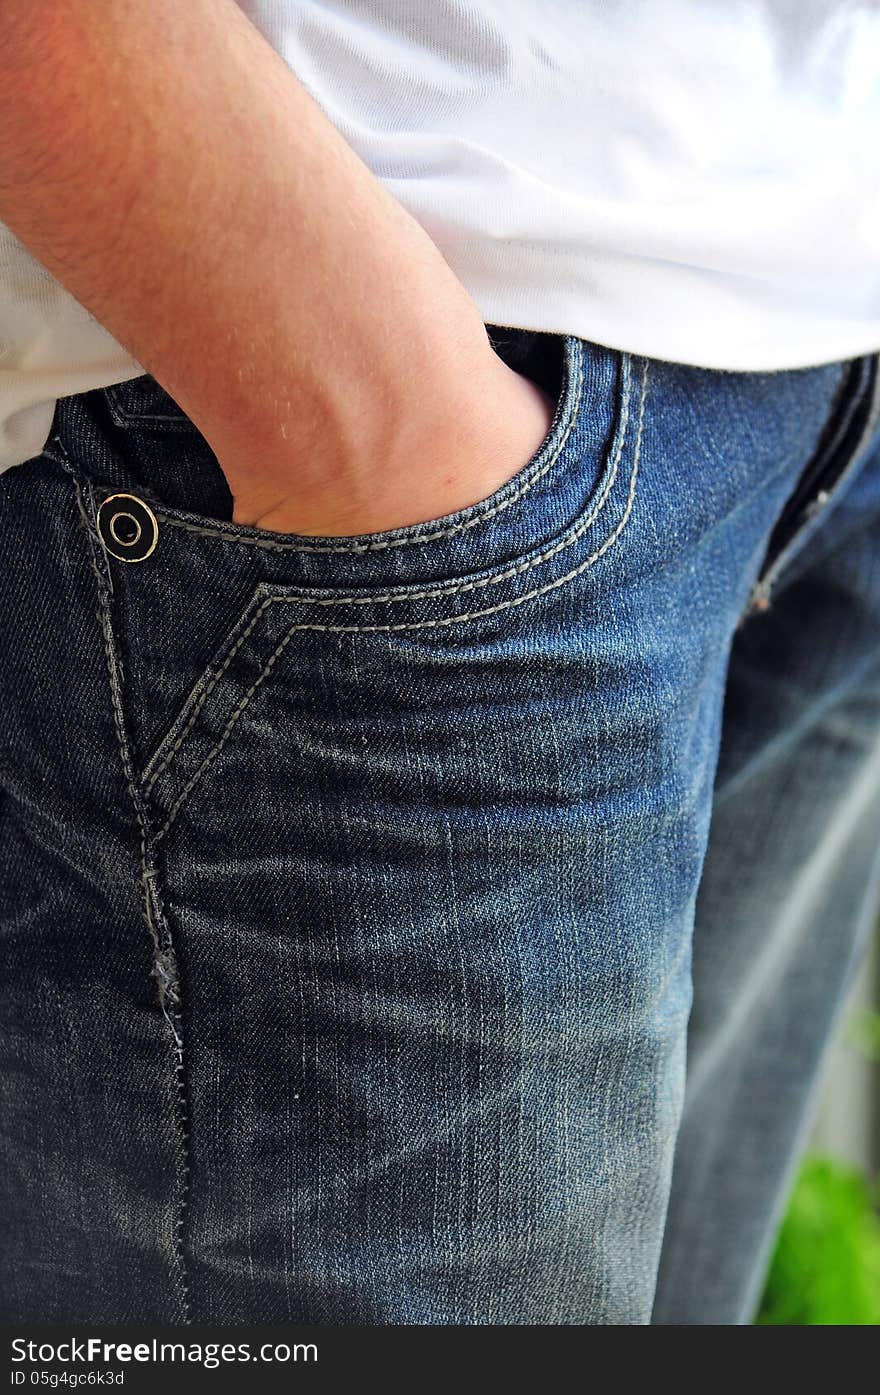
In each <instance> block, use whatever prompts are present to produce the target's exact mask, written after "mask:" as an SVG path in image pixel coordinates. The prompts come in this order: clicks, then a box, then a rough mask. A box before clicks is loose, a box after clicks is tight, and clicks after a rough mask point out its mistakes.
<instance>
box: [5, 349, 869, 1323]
mask: <svg viewBox="0 0 880 1395" xmlns="http://www.w3.org/2000/svg"><path fill="white" fill-rule="evenodd" d="M490 328H491V330H492V334H493V342H494V343H495V345H496V349H497V351H498V352H499V353H500V354H501V355H502V356H503V357H505V358H506V360H507V361H508V362H509V363H511V365H512V366H515V367H517V368H518V370H519V371H522V372H524V373H527V374H528V375H530V376H532V377H533V378H535V380H536V381H540V382H541V383H542V384H543V385H544V386H546V387H547V389H548V391H551V392H552V394H553V396H554V400H555V401H556V404H557V405H556V414H555V417H554V420H553V423H552V426H551V428H550V431H549V433H548V436H547V438H546V440H545V441H544V443H543V444H542V446H541V448H540V449H539V450H538V451H537V452H536V454H535V455H534V457H533V458H532V460H531V461H530V462H529V463H528V465H526V467H525V468H524V469H522V470H520V471H519V472H518V473H517V474H516V475H515V476H514V477H513V478H512V479H511V480H510V482H509V483H508V484H506V485H505V486H504V487H503V488H501V489H500V490H499V491H498V492H497V493H496V494H494V495H493V496H492V497H491V498H490V499H488V500H486V501H484V502H482V503H480V504H477V505H475V506H474V507H472V508H469V509H466V510H464V511H463V512H461V513H458V514H455V515H453V516H450V517H447V518H444V519H441V520H437V521H436V522H432V523H425V524H420V525H418V526H415V527H411V528H403V529H398V530H396V531H394V532H391V533H383V534H374V535H371V536H367V537H362V538H357V539H339V538H336V539H333V538H330V539H315V538H298V537H292V536H286V535H285V536H280V535H276V534H269V533H265V532H262V531H260V530H258V529H254V528H249V527H241V526H237V525H234V524H232V523H231V522H230V521H229V520H230V517H231V500H230V498H229V493H228V490H227V489H226V486H225V483H224V481H223V478H222V475H221V474H220V471H219V467H218V465H217V461H216V459H215V457H214V455H213V453H212V452H211V450H210V448H209V447H208V445H207V443H206V441H205V440H204V438H203V437H202V436H201V435H200V433H199V432H198V431H197V429H196V428H195V426H194V425H193V424H192V423H191V422H190V421H189V420H188V419H187V418H186V417H185V415H184V414H183V413H182V411H181V410H180V408H179V407H178V406H177V404H176V403H174V402H173V401H172V399H171V398H170V397H169V396H168V395H167V393H165V392H164V391H163V390H162V389H161V387H159V385H158V384H157V383H156V382H155V381H154V380H153V379H152V378H149V377H141V378H138V379H133V380H131V381H130V382H128V383H122V384H118V385H116V386H114V387H111V388H107V389H104V390H96V391H94V392H90V393H85V394H81V395H79V396H76V397H69V398H65V399H62V400H61V401H60V402H59V404H58V409H57V412H56V418H55V422H54V426H53V433H52V436H51V438H50V440H49V442H48V444H47V447H46V449H45V451H44V452H43V453H42V454H41V455H40V456H39V457H37V458H35V459H34V460H32V461H29V462H27V463H26V464H25V465H22V466H20V467H17V468H16V469H14V470H11V471H9V472H8V473H7V474H5V475H4V476H3V477H2V479H0V509H2V522H0V546H2V563H3V578H4V579H3V588H4V604H3V608H2V620H0V624H2V650H0V652H2V656H3V657H2V669H0V684H2V721H0V737H2V766H0V770H2V803H0V898H2V900H0V944H2V958H3V964H2V989H0V994H2V999H0V1001H2V1009H0V1081H2V1085H0V1089H2V1115H0V1196H2V1202H0V1205H2V1226H3V1231H4V1234H3V1254H4V1264H3V1266H2V1271H0V1311H2V1315H3V1316H4V1317H5V1318H6V1319H7V1320H13V1319H14V1320H27V1319H31V1320H35V1319H42V1320H68V1321H86V1320H89V1321H105V1322H112V1321H123V1320H156V1321H166V1322H183V1321H189V1320H192V1321H209V1322H236V1321H262V1322H283V1321H287V1320H292V1321H305V1322H317V1323H345V1322H350V1323H358V1324H392V1323H407V1324H416V1323H428V1324H461V1325H464V1324H515V1323H524V1324H548V1325H549V1324H591V1325H603V1324H606V1325H617V1324H621V1325H622V1324H642V1323H647V1322H649V1321H650V1320H651V1319H652V1309H653V1320H654V1321H655V1322H658V1323H677V1322H684V1323H709V1322H711V1323H730V1324H733V1323H739V1322H747V1321H749V1320H750V1318H751V1315H752V1310H753V1306H754V1303H755V1301H756V1295H757V1293H758V1291H759V1287H760V1281H761V1273H762V1267H763V1265H764V1263H765V1261H766V1255H767V1247H768V1244H769V1243H770V1240H771V1238H772V1232H773V1226H774V1224H775V1220H776V1217H777V1215H778V1212H779V1207H780V1204H781V1199H782V1197H783V1195H784V1189H785V1186H786V1182H787V1179H788V1177H789V1174H790V1170H791V1166H792V1163H793V1160H794V1158H795V1157H796V1155H797V1150H798V1147H799V1145H800V1141H801V1139H802V1137H803V1131H804V1127H805V1123H806V1120H807V1119H808V1117H809V1107H810V1103H811V1100H812V1097H813V1094H814V1091H815V1083H816V1080H817V1074H818V1070H819V1066H820V1062H821V1058H822V1052H823V1047H824V1045H825V1043H826V1041H827V1038H828V1035H829V1032H830V1030H831V1028H832V1026H833V1024H834V1021H835V1017H836V1014H837V1013H838V1010H839V1005H840V1002H841V998H842V995H843V993H844V991H845V988H846V985H847V982H848V980H849V977H850V975H851V973H852V968H853V965H854V963H855V961H856V959H857V957H858V954H859V952H860V947H861V946H862V945H863V942H864V939H865V936H866V932H867V927H868V924H869V922H870V918H871V913H872V910H873V909H874V908H875V907H876V902H877V896H878V857H877V847H878V829H880V560H878V559H880V547H878V543H880V440H878V434H877V431H876V403H877V389H876V379H877V374H876V360H875V359H874V358H866V359H860V360H855V361H852V362H847V363H836V364H829V365H825V366H822V367H817V368H811V369H802V370H797V371H792V372H782V373H766V374H761V373H757V374H744V373H725V372H718V371H710V370H701V369H696V368H691V367H683V366H680V365H676V364H671V363H662V362H653V361H647V360H645V359H641V358H635V357H631V356H629V355H627V354H623V353H618V352H616V351H612V350H609V349H606V348H602V347H600V346H598V345H595V344H591V343H589V342H587V341H584V340H581V339H578V338H575V337H571V336H557V335H548V334H531V333H526V332H523V331H502V330H501V329H498V328H496V327H490ZM418 468H419V462H418V460H414V461H413V469H414V470H417V469H418ZM114 493H131V494H133V495H135V496H137V499H138V501H140V502H139V503H138V504H136V505H134V506H132V507H133V508H134V509H135V511H137V510H138V509H140V510H141V511H142V513H141V517H142V518H143V519H145V520H147V524H146V526H147V527H149V519H150V510H152V514H153V516H154V517H155V519H156V521H157V525H158V526H157V535H156V545H155V548H154V549H153V550H151V551H149V553H148V555H146V556H145V557H144V560H142V561H139V562H135V561H124V560H121V557H120V554H121V556H125V547H126V546H127V545H128V542H129V541H130V539H129V538H127V537H126V534H125V528H126V527H128V528H132V527H134V525H133V524H131V522H130V521H129V522H128V523H126V522H125V521H124V520H123V524H122V532H121V533H119V534H118V537H121V539H122V546H121V547H119V546H116V544H115V543H114V539H113V535H112V532H111V531H110V529H109V524H108V517H109V515H108V510H109V513H110V514H112V511H113V509H114V508H115V507H116V505H114V504H111V505H107V506H105V508H104V510H102V512H101V515H100V516H99V510H100V509H101V505H102V504H104V501H105V500H107V498H108V496H111V495H113V494H114ZM144 505H146V509H144ZM117 540H118V539H117ZM692 996H693V1012H692V1014H691V1004H692ZM689 1016H690V1039H689V1042H688V1021H689ZM667 1212H668V1216H667ZM658 1270H659V1283H658ZM655 1297H656V1304H655Z"/></svg>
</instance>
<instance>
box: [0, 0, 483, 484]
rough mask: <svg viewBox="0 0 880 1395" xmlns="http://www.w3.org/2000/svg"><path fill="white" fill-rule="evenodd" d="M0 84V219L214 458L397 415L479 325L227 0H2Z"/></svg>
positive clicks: (302, 450) (443, 270)
mask: <svg viewBox="0 0 880 1395" xmlns="http://www.w3.org/2000/svg"><path fill="white" fill-rule="evenodd" d="M0 92H2V98H0V101H2V109H0V219H2V220H3V221H5V222H6V223H7V224H8V225H9V226H10V227H11V228H12V230H13V231H14V232H15V233H16V234H17V235H18V236H19V237H20V239H21V241H22V242H23V243H24V244H25V245H26V246H27V247H28V248H29V249H30V250H31V251H32V252H33V253H34V255H35V256H37V257H38V258H39V260H40V261H41V262H43V264H44V265H45V266H46V267H47V268H48V269H49V270H50V271H51V272H52V273H53V274H54V275H55V276H56V277H57V278H58V279H59V280H60V281H61V282H62V283H63V284H64V285H65V286H66V287H67V288H68V289H69V290H70V291H71V292H72V293H73V294H74V295H75V296H76V297H77V299H78V300H80V301H81V302H82V303H83V304H84V305H85V306H86V307H87V308H88V309H89V310H90V311H91V312H92V313H93V314H94V315H95V316H96V317H97V318H98V319H99V320H100V321H101V322H102V323H103V324H104V325H106V326H107V328H108V329H109V330H110V331H111V332H112V333H113V334H114V335H115V336H116V338H118V339H119V341H120V342H121V343H122V344H123V345H125V346H126V348H128V349H129V351H130V352H131V353H132V354H133V356H134V357H135V358H136V359H137V360H138V361H139V362H140V363H141V364H142V365H143V366H144V368H146V369H147V370H148V371H149V372H151V373H153V374H154V375H155V377H156V378H157V379H158V380H159V381H160V382H161V383H162V384H163V385H164V386H165V387H166V388H167V389H168V391H169V392H171V393H172V395H173V396H174V397H175V398H176V399H177V400H178V401H179V402H180V404H181V406H182V407H183V408H184V410H186V411H187V412H188V414H189V415H190V416H191V417H192V419H193V420H194V421H195V422H196V424H197V425H198V426H199V427H200V429H201V430H202V431H203V432H204V434H205V436H206V437H207V439H208V440H209V441H210V442H211V444H212V445H213V446H214V448H215V450H217V451H218V454H221V453H222V455H223V457H224V459H225V460H226V461H227V462H228V461H229V460H230V459H233V460H234V459H238V458H240V459H241V460H242V461H245V460H246V459H247V458H248V457H249V456H250V455H251V454H252V453H254V452H258V451H260V450H262V451H263V453H265V452H267V451H269V452H271V450H272V449H274V448H275V446H277V447H279V448H284V443H288V445H287V448H288V449H290V450H293V448H294V443H295V446H296V455H297V457H298V459H299V460H300V461H302V462H303V468H307V467H306V465H305V462H307V461H308V460H309V458H310V447H311V446H312V445H313V444H315V443H317V441H318V440H319V438H320V437H321V436H322V434H323V433H325V432H327V430H328V427H329V429H330V431H331V434H333V433H335V434H336V435H338V437H339V440H340V441H341V442H342V443H343V444H344V442H345V440H346V436H347V435H349V434H350V433H351V431H352V430H353V425H352V424H353V423H355V422H357V423H359V429H360V430H361V431H364V432H366V433H369V432H371V431H373V432H376V433H381V432H383V431H390V430H392V429H394V428H393V426H392V425H391V424H392V423H393V422H395V421H399V418H400V413H399V411H398V409H399V408H400V407H401V404H402V403H404V402H405V401H407V400H409V401H419V402H420V403H423V397H422V393H421V392H420V390H419V381H420V379H421V378H422V376H423V375H424V374H425V372H426V368H427V365H428V363H429V361H430V367H431V372H432V374H434V373H436V372H437V370H438V362H437V356H438V354H440V355H442V354H444V353H446V354H448V358H449V366H450V371H452V368H453V361H454V358H455V354H456V348H457V340H458V339H460V338H461V337H462V336H465V337H466V336H469V335H471V334H472V333H473V332H474V325H475V323H476V321H477V319H478V317H477V315H476V310H475V307H474V306H473V304H472V302H471V301H470V299H469V298H468V297H467V296H466V295H465V293H464V291H463V289H462V287H461V286H460V284H459V283H458V281H457V279H456V278H455V277H454V276H453V275H452V273H451V271H450V270H449V268H448V267H447V265H446V263H445V262H444V260H443V258H442V257H441V256H440V254H439V252H438V251H437V249H436V248H435V247H434V245H433V244H432V243H431V241H430V239H429V238H428V237H427V235H426V234H425V233H424V231H423V230H422V229H421V228H420V227H419V225H418V224H417V223H416V222H415V221H414V220H413V219H412V218H410V217H409V215H408V214H406V213H405V212H404V210H403V209H402V208H401V207H400V206H399V204H397V202H396V201H395V200H394V199H393V198H392V197H391V196H390V195H389V194H388V192H387V191H386V190H385V189H384V188H383V187H382V185H381V184H380V182H379V181H378V180H377V179H376V178H375V177H374V176H373V175H372V173H371V172H370V171H369V170H368V169H367V167H366V166H365V165H364V164H363V163H362V162H361V161H360V160H359V158H358V157H357V156H356V155H355V154H354V152H353V151H352V150H351V149H350V148H349V146H348V145H347V143H346V142H345V141H344V140H343V138H342V137H341V136H340V134H339V133H338V132H337V131H336V129H335V128H334V127H333V125H332V124H331V123H330V122H329V121H328V120H327V119H326V118H325V117H324V115H323V113H322V112H321V110H320V109H319V107H318V106H317V105H316V104H315V103H314V102H313V101H312V99H311V98H310V97H309V95H308V94H307V93H306V92H305V90H304V89H303V87H302V86H301V84H300V83H299V82H298V81H297V80H296V78H295V76H294V75H293V73H292V72H291V71H290V69H289V68H288V67H287V65H286V64H285V63H284V62H283V60H282V59H281V58H280V56H279V55H278V54H277V53H275V51H274V50H273V49H272V48H271V46H270V45H269V44H268V43H266V41H265V40H264V39H263V37H262V35H261V34H260V33H259V32H258V31H257V30H256V29H255V28H254V26H253V25H252V24H251V23H250V22H249V21H248V20H247V19H246V17H245V16H244V15H243V14H242V13H241V11H240V10H239V9H238V7H237V5H236V4H234V3H233V0H186V3H185V4H181V3H180V0H64V2H63V3H62V0H0ZM441 346H442V347H441ZM439 368H440V371H441V372H442V369H443V365H442V364H440V365H439ZM377 398H378V400H381V401H382V402H383V411H382V412H381V413H378V414H377V412H376V408H375V403H376V400H377ZM343 403H344V408H343V407H342V404H343ZM342 410H344V415H345V421H341V420H339V419H338V418H339V415H340V411H342ZM359 444H360V448H363V446H364V442H363V441H361V442H360V443H359ZM368 444H369V443H368ZM372 444H373V446H374V447H375V449H376V450H380V449H381V447H382V442H381V441H380V440H376V441H374V442H373V443H372ZM352 449H354V443H352Z"/></svg>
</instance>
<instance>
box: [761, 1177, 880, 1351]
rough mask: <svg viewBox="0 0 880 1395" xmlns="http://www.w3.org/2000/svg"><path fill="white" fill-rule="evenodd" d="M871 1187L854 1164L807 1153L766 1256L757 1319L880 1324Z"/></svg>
mask: <svg viewBox="0 0 880 1395" xmlns="http://www.w3.org/2000/svg"><path fill="white" fill-rule="evenodd" d="M876 1201H877V1196H876V1188H874V1189H872V1188H871V1186H870V1184H869V1182H868V1181H867V1180H866V1178H865V1177H864V1176H863V1174H862V1173H860V1172H859V1171H858V1170H857V1169H855V1168H851V1167H847V1166H845V1165H844V1164H843V1163H839V1162H836V1161H835V1160H834V1159H832V1158H826V1157H816V1156H813V1157H808V1158H807V1159H806V1160H805V1162H804V1164H803V1167H802V1168H801V1173H800V1176H799V1178H798V1181H797V1184H796V1186H795V1189H794V1192H793V1194H792V1197H791V1201H790V1203H789V1208H788V1213H787V1215H786V1217H785V1220H784V1221H783V1224H782V1229H781V1230H780V1232H779V1237H778V1239H777V1242H776V1250H775V1252H774V1255H773V1259H772V1261H771V1264H770V1271H769V1274H768V1276H767V1284H766V1288H765V1291H764V1298H763V1301H762V1304H761V1311H760V1313H759V1315H758V1317H757V1319H756V1322H757V1323H759V1324H773V1325H776V1326H779V1325H784V1326H840V1327H857V1326H875V1325H880V1218H878V1215H877V1211H876V1209H875V1207H876Z"/></svg>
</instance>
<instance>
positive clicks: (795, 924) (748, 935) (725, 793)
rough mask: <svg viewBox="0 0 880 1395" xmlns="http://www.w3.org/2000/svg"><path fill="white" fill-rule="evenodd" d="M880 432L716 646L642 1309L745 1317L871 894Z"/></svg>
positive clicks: (878, 725)
mask: <svg viewBox="0 0 880 1395" xmlns="http://www.w3.org/2000/svg"><path fill="white" fill-rule="evenodd" d="M878 558H880V442H878V444H877V445H875V446H874V447H873V449H872V450H869V451H868V452H867V454H866V457H865V460H864V463H863V465H862V466H861V469H860V470H859V472H858V475H857V477H856V478H855V479H853V480H852V482H851V483H850V484H849V486H848V487H847V488H846V490H845V492H844V493H843V495H842V496H841V498H840V499H839V500H837V501H836V502H835V504H834V507H833V508H832V510H831V512H830V513H829V515H828V517H827V518H826V519H825V521H824V522H823V524H822V526H821V527H820V528H818V529H817V530H816V531H815V532H814V533H813V534H812V536H811V538H810V540H809V542H808V543H807V544H806V545H805V546H804V548H803V549H802V550H801V551H800V552H799V553H798V555H797V557H796V558H795V559H794V560H793V562H792V564H791V565H790V567H789V568H788V569H787V570H786V571H784V572H783V573H782V575H781V577H780V579H779V582H778V585H777V590H776V592H775V596H774V599H773V600H772V602H771V604H770V607H769V609H767V610H766V611H764V612H757V613H755V614H752V615H750V616H749V618H748V619H747V620H746V621H745V622H744V624H743V625H742V627H741V629H740V630H739V632H738V635H737V638H736V641H735V643H734V646H733V652H732V656H731V663H730V674H729V679H728V685H727V697H726V701H725V712H724V727H723V735H722V742H721V756H720V762H719V769H718V778H717V784H716V794H715V800H714V809H713V815H712V828H711V836H710V841H709V850H708V855H707V859H706V866H705V870H704V873H703V878H702V881H701V884H700V892H699V898H698V902H697V915H696V930H695V936H694V1008H693V1014H692V1018H691V1024H690V1030H689V1045H688V1083H687V1091H686V1103H685V1111H684V1117H683V1121H682V1128H681V1133H680V1136H679V1141H678V1145H677V1152H676V1161H675V1168H674V1172H673V1188H672V1197H671V1201H670V1212H669V1219H668V1223H667V1231H666V1239H665V1242H664V1251H663V1260H662V1264H661V1270H660V1279H659V1284H658V1293H657V1302H656V1306H655V1312H654V1321H655V1322H660V1323H689V1324H692V1323H709V1324H717V1323H724V1324H727V1323H747V1322H750V1321H751V1320H752V1318H753V1315H754V1309H755V1306H756V1303H757V1301H758V1299H759V1297H760V1290H761V1284H762V1281H763V1276H764V1270H765V1266H766V1263H767V1259H768V1252H769V1247H770V1246H771V1244H772V1241H773V1236H774V1231H775V1227H776V1224H777V1222H778V1220H779V1216H780V1208H781V1206H782V1205H783V1204H784V1200H785V1196H786V1191H787V1185H788V1183H789V1181H790V1178H791V1172H792V1168H793V1166H794V1164H795V1163H796V1161H797V1157H798V1153H799V1149H800V1146H801V1144H802V1141H803V1138H804V1131H805V1129H806V1127H807V1125H808V1122H809V1115H810V1105H811V1103H812V1100H813V1098H814V1094H815V1089H816V1083H817V1079H818V1076H819V1071H820V1067H821V1063H822V1060H823V1054H824V1051H825V1047H826V1044H827V1042H828V1039H829V1035H830V1034H831V1032H832V1030H833V1028H834V1025H835V1023H836V1021H837V1018H838V1014H839V1011H840V1008H841V1005H842V1002H843V1000H844V998H845V994H846V990H847V987H848V985H849V983H850V979H851V976H852V973H853V969H854V966H855V965H856V964H857V963H858V961H859V959H860V957H861V954H862V951H863V949H864V947H865V944H866V941H867V937H868V936H869V934H870V932H871V930H872V928H873V925H874V924H875V922H876V915H877V908H878V895H880V890H878V886H880V856H878V850H880V570H878Z"/></svg>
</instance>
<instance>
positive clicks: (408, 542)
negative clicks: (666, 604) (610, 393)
mask: <svg viewBox="0 0 880 1395" xmlns="http://www.w3.org/2000/svg"><path fill="white" fill-rule="evenodd" d="M574 342H575V345H576V348H575V351H574V357H575V365H574V371H575V378H574V397H573V400H572V403H571V406H570V408H569V409H568V412H567V417H566V421H565V428H564V430H563V431H562V435H561V436H560V437H559V439H558V440H557V441H556V442H555V443H554V442H553V441H552V438H551V439H549V440H548V441H547V449H548V451H549V456H548V458H547V459H546V460H545V461H544V462H543V464H540V463H537V462H536V464H535V465H534V466H533V468H532V471H531V473H530V474H529V475H528V477H527V478H526V479H525V480H524V481H523V483H522V484H521V485H520V486H519V488H518V489H517V490H516V491H515V492H514V493H512V494H511V495H509V496H508V497H506V498H504V499H501V500H499V502H498V503H497V504H494V505H492V506H491V507H490V508H488V509H480V505H479V504H475V505H474V506H473V508H474V509H476V510H478V512H476V513H474V512H473V511H472V510H471V511H469V514H468V517H467V518H466V519H464V520H463V521H462V522H461V523H453V524H450V526H449V527H447V528H439V529H437V530H435V531H434V532H433V533H422V532H418V533H408V534H407V535H406V536H405V537H401V538H389V539H387V540H383V539H378V540H377V541H375V542H370V543H366V544H364V543H360V544H359V543H357V542H356V541H355V540H354V539H352V541H351V542H347V543H346V542H339V543H333V544H332V545H329V546H325V547H319V546H315V545H309V544H306V543H294V542H289V543H286V542H281V541H275V539H273V538H265V539H264V538H249V537H242V536H241V535H240V534H238V533H230V532H228V531H227V530H224V529H223V528H212V527H211V526H210V525H209V524H200V523H189V522H186V521H185V520H183V519H180V518H174V517H172V516H171V515H170V514H169V513H168V512H167V511H166V510H165V509H163V508H162V507H161V506H160V505H154V506H153V511H154V512H155V514H156V515H157V517H159V518H161V519H162V521H163V523H165V524H167V525H168V526H169V527H172V528H182V529H183V530H185V531H186V532H190V533H196V534H198V536H199V537H208V538H216V539H219V540H220V541H221V542H230V543H237V544H238V545H239V546H242V547H260V548H268V549H269V550H270V551H273V552H301V553H353V552H354V553H365V552H382V551H386V550H388V549H389V548H392V547H411V546H415V545H421V544H422V543H429V542H436V541H438V540H439V539H441V538H450V537H454V536H455V535H456V534H458V533H465V532H467V530H468V529H469V528H474V527H476V525H477V524H478V523H484V522H486V520H487V519H490V518H494V517H495V516H496V515H497V514H499V513H502V512H503V510H504V509H508V508H510V507H511V505H512V504H516V503H518V502H519V501H520V499H522V498H523V496H524V495H525V494H527V493H528V491H529V490H530V489H532V488H533V487H534V485H536V484H537V483H538V481H539V480H541V479H543V477H544V476H545V475H546V474H548V473H549V471H550V470H551V469H552V467H553V466H554V465H555V464H556V462H557V460H558V459H559V456H560V455H561V454H562V451H563V449H564V447H565V443H566V441H567V440H568V438H569V436H570V435H571V432H572V430H573V428H574V425H575V422H576V421H577V419H578V412H579V410H580V401H581V395H582V391H583V385H584V371H583V346H582V344H581V342H580V340H578V339H576V338H575V341H574ZM422 526H423V525H420V524H416V525H415V527H416V528H420V527H422Z"/></svg>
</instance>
